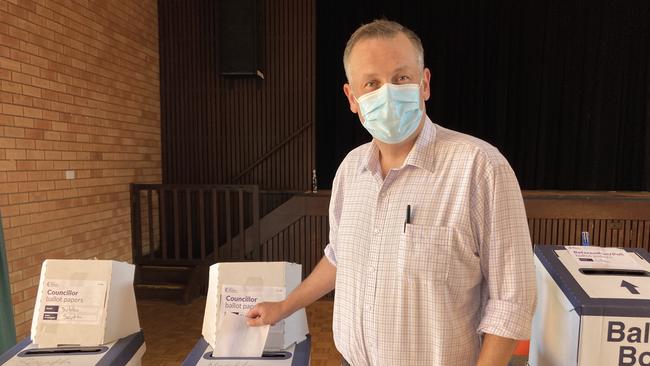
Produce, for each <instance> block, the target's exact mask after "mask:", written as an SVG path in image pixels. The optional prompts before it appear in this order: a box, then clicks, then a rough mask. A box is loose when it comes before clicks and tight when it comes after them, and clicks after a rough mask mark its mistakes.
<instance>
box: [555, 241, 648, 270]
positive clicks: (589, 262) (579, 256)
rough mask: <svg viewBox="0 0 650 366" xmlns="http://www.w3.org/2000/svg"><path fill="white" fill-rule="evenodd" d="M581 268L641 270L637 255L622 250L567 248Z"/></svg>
mask: <svg viewBox="0 0 650 366" xmlns="http://www.w3.org/2000/svg"><path fill="white" fill-rule="evenodd" d="M566 250H567V251H568V252H569V253H571V256H572V257H573V258H574V259H575V260H576V262H577V263H578V266H579V267H580V268H598V269H625V270H641V269H643V268H642V266H641V265H640V264H639V263H638V262H637V261H636V260H635V257H636V254H634V253H628V252H627V251H625V250H623V249H620V248H603V247H583V246H566Z"/></svg>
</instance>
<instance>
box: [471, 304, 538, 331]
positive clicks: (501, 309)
mask: <svg viewBox="0 0 650 366" xmlns="http://www.w3.org/2000/svg"><path fill="white" fill-rule="evenodd" d="M532 320H533V315H532V313H531V310H530V306H528V305H526V304H517V303H513V302H510V301H503V300H489V301H488V303H487V305H486V307H485V312H484V315H483V319H481V324H479V327H478V332H479V333H488V334H494V335H496V336H499V337H504V338H511V339H529V338H530V330H531V325H532Z"/></svg>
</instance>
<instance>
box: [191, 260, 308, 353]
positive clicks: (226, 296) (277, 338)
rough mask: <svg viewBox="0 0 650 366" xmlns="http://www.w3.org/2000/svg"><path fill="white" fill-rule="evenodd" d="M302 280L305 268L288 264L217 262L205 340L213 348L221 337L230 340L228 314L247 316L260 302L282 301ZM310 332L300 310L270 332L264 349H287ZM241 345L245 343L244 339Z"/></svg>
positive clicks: (210, 295) (206, 308)
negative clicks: (226, 323) (226, 322)
mask: <svg viewBox="0 0 650 366" xmlns="http://www.w3.org/2000/svg"><path fill="white" fill-rule="evenodd" d="M301 280H302V267H301V266H300V265H299V264H295V263H288V262H243V263H217V264H214V265H212V266H211V267H210V282H209V288H208V297H207V300H206V304H205V314H204V318H203V331H202V334H203V337H204V338H205V340H206V341H207V342H208V344H210V346H212V348H213V349H221V348H222V347H219V346H218V345H217V343H218V342H219V341H220V339H221V338H224V339H226V338H231V337H230V335H229V334H226V333H225V331H227V329H226V328H227V327H226V326H225V325H224V324H225V323H224V319H226V314H227V313H236V314H245V313H246V312H248V310H250V309H251V308H253V307H254V306H255V304H257V303H258V302H265V301H280V300H283V299H285V298H286V296H287V294H289V293H290V292H291V291H293V290H294V289H295V288H296V287H298V285H299V284H300V282H301ZM308 333H309V330H308V329H307V316H306V313H305V310H304V309H300V310H298V311H297V312H295V313H294V314H292V315H291V316H289V317H287V318H286V319H284V320H283V321H281V322H278V323H277V324H275V325H274V326H272V327H271V328H270V329H269V333H268V337H267V338H266V344H265V346H264V349H265V350H280V349H285V348H287V347H289V346H290V345H292V344H293V343H296V342H300V341H302V340H304V339H305V338H306V336H307V334H308ZM241 342H246V339H242V340H241Z"/></svg>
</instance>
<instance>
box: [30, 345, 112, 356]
mask: <svg viewBox="0 0 650 366" xmlns="http://www.w3.org/2000/svg"><path fill="white" fill-rule="evenodd" d="M107 350H108V347H103V346H102V347H56V348H33V349H28V350H25V351H22V352H20V353H19V354H18V357H38V356H59V355H66V356H70V355H96V354H100V353H104V352H106V351H107Z"/></svg>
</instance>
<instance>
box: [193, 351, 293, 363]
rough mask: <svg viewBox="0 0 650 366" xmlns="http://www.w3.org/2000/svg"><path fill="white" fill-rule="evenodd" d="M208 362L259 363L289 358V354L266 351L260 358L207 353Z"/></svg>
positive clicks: (205, 356)
mask: <svg viewBox="0 0 650 366" xmlns="http://www.w3.org/2000/svg"><path fill="white" fill-rule="evenodd" d="M203 357H204V358H205V359H208V360H259V361H277V360H287V359H290V358H291V352H287V351H267V352H263V353H262V357H214V356H212V352H207V353H206V354H205V355H204V356H203Z"/></svg>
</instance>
